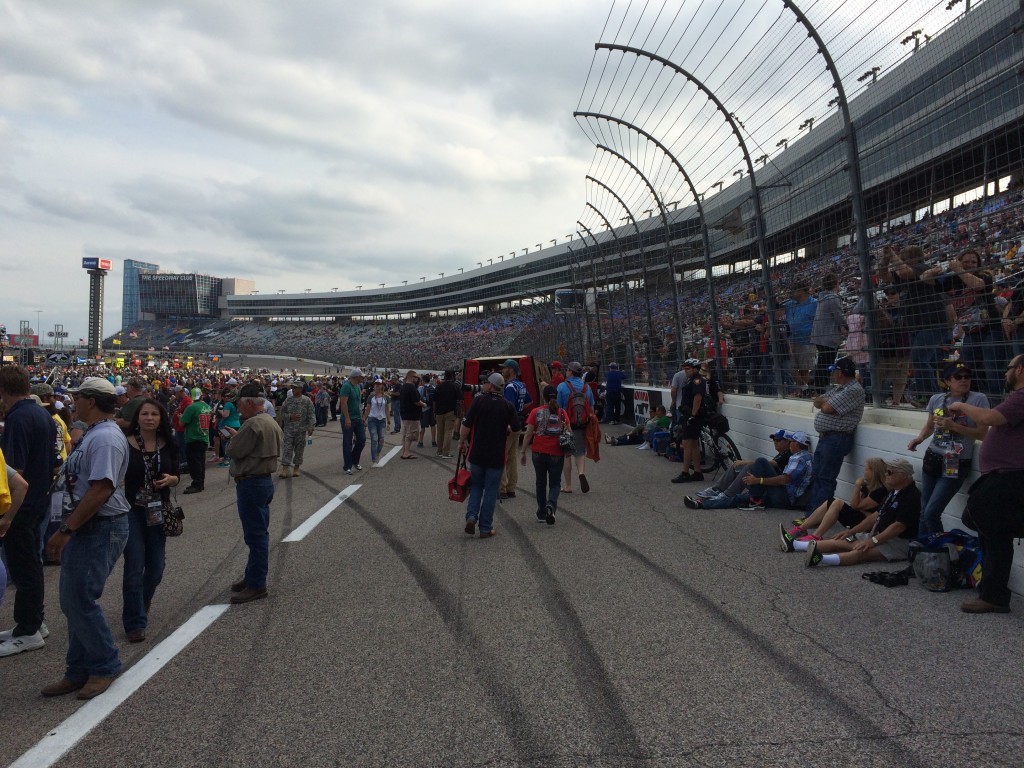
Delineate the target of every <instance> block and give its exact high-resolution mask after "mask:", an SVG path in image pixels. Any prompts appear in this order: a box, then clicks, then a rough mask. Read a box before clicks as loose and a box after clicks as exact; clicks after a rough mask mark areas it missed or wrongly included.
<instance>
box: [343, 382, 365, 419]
mask: <svg viewBox="0 0 1024 768" xmlns="http://www.w3.org/2000/svg"><path fill="white" fill-rule="evenodd" d="M338 396H339V397H347V398H348V418H349V421H356V420H357V419H362V418H363V416H362V413H363V393H362V390H361V389H360V388H359V387H357V386H356V385H355V384H353V383H352V382H351V381H346V382H345V383H344V384H342V385H341V392H339V393H338Z"/></svg>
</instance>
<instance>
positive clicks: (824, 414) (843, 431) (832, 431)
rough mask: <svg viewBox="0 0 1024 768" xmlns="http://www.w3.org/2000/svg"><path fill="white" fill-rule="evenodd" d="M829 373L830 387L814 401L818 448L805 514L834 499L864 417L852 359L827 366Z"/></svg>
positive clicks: (861, 390) (862, 390) (862, 391)
mask: <svg viewBox="0 0 1024 768" xmlns="http://www.w3.org/2000/svg"><path fill="white" fill-rule="evenodd" d="M829 372H830V373H831V375H832V384H833V385H834V386H832V387H830V388H829V390H828V391H827V392H826V393H825V394H824V395H818V396H817V397H816V398H814V407H815V408H816V409H817V410H818V413H817V414H815V416H814V428H815V429H816V430H818V445H817V447H816V448H815V449H814V480H813V481H812V482H811V495H810V498H809V499H808V501H807V511H808V512H813V511H814V510H816V509H817V508H818V507H819V506H821V505H822V504H823V503H824V502H826V501H828V500H829V499H831V498H834V497H835V493H836V481H837V479H838V478H839V471H840V470H841V469H842V468H843V459H845V458H846V455H847V454H848V453H849V452H850V451H852V450H853V435H854V432H856V431H857V425H858V424H860V420H861V417H862V416H863V415H864V388H863V387H862V386H861V385H860V382H858V381H857V366H856V364H855V363H854V362H853V358H852V357H841V358H839V359H838V360H836V361H835V363H834V364H833V365H831V366H829Z"/></svg>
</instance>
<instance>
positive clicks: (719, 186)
mask: <svg viewBox="0 0 1024 768" xmlns="http://www.w3.org/2000/svg"><path fill="white" fill-rule="evenodd" d="M724 186H725V182H724V181H716V182H715V183H714V184H712V185H711V187H712V189H714V188H715V187H718V191H719V192H721V191H722V187H724Z"/></svg>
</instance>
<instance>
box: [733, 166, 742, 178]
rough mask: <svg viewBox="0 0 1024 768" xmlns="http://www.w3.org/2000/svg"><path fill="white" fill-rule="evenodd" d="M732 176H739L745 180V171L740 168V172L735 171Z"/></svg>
mask: <svg viewBox="0 0 1024 768" xmlns="http://www.w3.org/2000/svg"><path fill="white" fill-rule="evenodd" d="M732 175H733V176H739V177H740V178H741V179H742V178H743V169H742V168H740V169H739V170H738V171H733V172H732Z"/></svg>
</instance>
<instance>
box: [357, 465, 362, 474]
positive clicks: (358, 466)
mask: <svg viewBox="0 0 1024 768" xmlns="http://www.w3.org/2000/svg"><path fill="white" fill-rule="evenodd" d="M356 469H358V470H359V471H360V472H362V471H363V465H362V464H356Z"/></svg>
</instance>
